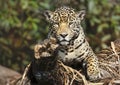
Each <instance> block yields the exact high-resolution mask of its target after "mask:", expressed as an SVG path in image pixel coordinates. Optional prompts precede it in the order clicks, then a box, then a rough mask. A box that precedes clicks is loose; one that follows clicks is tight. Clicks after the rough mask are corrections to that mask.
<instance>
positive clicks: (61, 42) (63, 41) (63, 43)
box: [60, 40, 69, 45]
mask: <svg viewBox="0 0 120 85" xmlns="http://www.w3.org/2000/svg"><path fill="white" fill-rule="evenodd" d="M60 44H61V45H69V41H67V40H62V41H60Z"/></svg>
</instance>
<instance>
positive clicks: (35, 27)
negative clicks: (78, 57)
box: [0, 0, 120, 73]
mask: <svg viewBox="0 0 120 85" xmlns="http://www.w3.org/2000/svg"><path fill="white" fill-rule="evenodd" d="M61 4H67V5H68V6H70V7H72V8H74V9H76V11H77V10H81V9H85V10H86V18H85V20H84V21H83V22H82V26H83V27H84V30H85V34H86V36H87V38H88V40H89V43H90V45H91V47H92V48H93V50H94V51H95V52H98V51H100V50H101V49H103V48H106V47H108V46H109V45H110V42H111V41H114V40H115V39H118V38H120V0H0V64H1V65H3V66H6V67H9V68H11V69H14V70H16V71H18V72H20V73H22V72H23V71H24V68H25V66H26V65H27V64H28V63H30V61H31V60H32V58H33V57H34V52H33V48H34V45H35V44H36V43H37V42H38V41H42V40H43V39H45V38H46V37H47V33H48V31H49V23H48V22H47V21H46V20H45V17H44V16H43V14H42V13H43V12H44V11H45V10H54V9H55V8H57V7H59V6H60V5H61Z"/></svg>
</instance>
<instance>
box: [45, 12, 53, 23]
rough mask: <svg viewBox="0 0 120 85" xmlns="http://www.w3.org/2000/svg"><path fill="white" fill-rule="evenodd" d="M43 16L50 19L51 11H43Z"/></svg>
mask: <svg viewBox="0 0 120 85" xmlns="http://www.w3.org/2000/svg"><path fill="white" fill-rule="evenodd" d="M44 16H45V17H46V19H47V20H48V21H51V19H52V16H53V12H51V11H45V12H44Z"/></svg>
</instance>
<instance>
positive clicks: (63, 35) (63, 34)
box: [60, 33, 68, 38]
mask: <svg viewBox="0 0 120 85" xmlns="http://www.w3.org/2000/svg"><path fill="white" fill-rule="evenodd" d="M67 35H68V34H66V33H62V34H60V36H62V37H63V38H65V37H66V36H67Z"/></svg>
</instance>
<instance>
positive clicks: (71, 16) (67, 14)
mask: <svg viewBox="0 0 120 85" xmlns="http://www.w3.org/2000/svg"><path fill="white" fill-rule="evenodd" d="M45 16H46V18H47V20H48V21H49V22H50V23H51V28H50V32H49V36H48V37H54V38H56V39H57V42H58V44H59V45H60V47H61V48H60V50H59V52H58V59H59V60H61V61H63V62H64V64H66V65H69V66H72V65H74V64H76V63H82V66H83V68H84V70H85V73H86V76H87V77H88V78H89V80H91V81H94V80H96V79H98V78H100V71H99V65H98V59H97V57H96V55H95V54H94V52H93V51H92V49H91V47H90V46H89V43H88V42H87V40H86V38H85V34H84V31H83V28H82V26H81V21H82V20H83V19H84V16H85V11H84V10H82V11H79V12H75V10H74V9H73V8H69V7H66V6H63V7H60V8H58V9H56V10H55V11H54V12H51V11H47V12H45Z"/></svg>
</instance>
